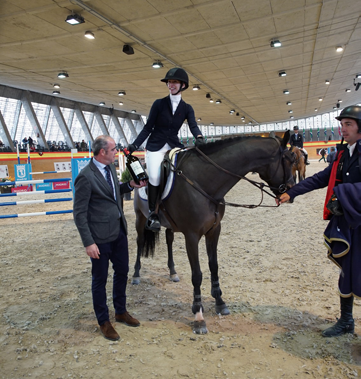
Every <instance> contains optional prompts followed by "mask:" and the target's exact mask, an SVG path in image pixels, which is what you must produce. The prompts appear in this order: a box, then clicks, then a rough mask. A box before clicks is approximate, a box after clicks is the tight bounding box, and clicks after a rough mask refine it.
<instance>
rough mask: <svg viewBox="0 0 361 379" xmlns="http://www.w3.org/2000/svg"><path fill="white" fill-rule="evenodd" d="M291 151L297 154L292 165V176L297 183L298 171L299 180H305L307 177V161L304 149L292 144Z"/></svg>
mask: <svg viewBox="0 0 361 379" xmlns="http://www.w3.org/2000/svg"><path fill="white" fill-rule="evenodd" d="M290 151H291V152H293V153H294V154H295V157H296V158H295V161H294V163H293V165H292V176H293V180H294V181H295V183H296V174H297V172H298V181H299V182H300V181H302V180H305V178H306V162H305V156H304V154H303V153H302V151H301V150H300V149H299V148H298V147H296V146H291V147H290Z"/></svg>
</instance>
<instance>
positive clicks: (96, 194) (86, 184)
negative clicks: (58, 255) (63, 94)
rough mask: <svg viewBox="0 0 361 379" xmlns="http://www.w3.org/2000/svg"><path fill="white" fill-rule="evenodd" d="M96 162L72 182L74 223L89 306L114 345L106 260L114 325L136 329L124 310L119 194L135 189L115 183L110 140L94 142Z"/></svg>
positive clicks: (125, 254)
mask: <svg viewBox="0 0 361 379" xmlns="http://www.w3.org/2000/svg"><path fill="white" fill-rule="evenodd" d="M93 154H94V158H93V159H92V160H91V161H90V162H89V164H88V165H87V166H86V167H85V168H84V169H83V170H82V171H81V172H80V173H79V175H78V176H77V178H76V180H75V182H74V188H75V195H74V221H75V224H76V226H77V228H78V230H79V233H80V237H81V239H82V242H83V245H84V247H85V251H86V253H87V255H88V256H89V257H90V259H91V263H92V296H93V307H94V312H95V315H96V317H97V320H98V323H99V325H100V330H101V332H102V334H103V335H104V337H105V338H107V339H109V340H112V341H116V340H118V339H119V335H118V333H117V332H116V330H115V329H114V327H113V326H112V324H111V323H110V321H109V311H108V306H107V302H106V298H107V297H106V282H107V277H108V267H109V261H111V262H112V265H113V269H114V277H113V304H114V308H115V321H117V322H122V323H125V324H126V325H128V326H139V325H140V323H139V321H138V320H136V319H135V318H133V317H132V316H131V315H130V314H129V313H128V312H127V309H126V286H127V280H128V270H129V255H128V240H127V223H126V220H125V217H124V214H123V210H122V205H121V204H122V201H121V200H122V199H121V197H122V194H124V193H127V192H130V191H131V190H132V189H133V187H143V186H145V185H146V183H145V182H142V183H141V184H140V185H137V184H136V183H135V182H134V180H131V181H130V182H128V183H124V184H122V185H119V182H118V180H117V173H116V170H115V167H114V165H113V163H114V160H115V156H116V154H117V148H116V144H115V141H114V140H113V138H111V137H109V136H104V135H102V136H99V137H97V138H96V139H95V141H94V143H93Z"/></svg>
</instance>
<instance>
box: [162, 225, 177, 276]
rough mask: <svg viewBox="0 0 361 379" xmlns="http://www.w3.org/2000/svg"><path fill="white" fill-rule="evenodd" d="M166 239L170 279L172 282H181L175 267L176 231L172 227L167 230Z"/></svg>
mask: <svg viewBox="0 0 361 379" xmlns="http://www.w3.org/2000/svg"><path fill="white" fill-rule="evenodd" d="M165 239H166V241H167V249H168V268H169V279H170V280H171V281H172V282H179V277H178V275H177V273H176V271H175V269H174V260H173V241H174V232H173V230H172V229H168V228H167V229H166V230H165Z"/></svg>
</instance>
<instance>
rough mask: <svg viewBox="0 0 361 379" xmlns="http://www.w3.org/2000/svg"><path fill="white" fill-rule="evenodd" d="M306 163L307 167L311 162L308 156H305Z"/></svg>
mask: <svg viewBox="0 0 361 379" xmlns="http://www.w3.org/2000/svg"><path fill="white" fill-rule="evenodd" d="M305 163H306V164H307V165H309V164H310V162H309V161H308V154H305Z"/></svg>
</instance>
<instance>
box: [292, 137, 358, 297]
mask: <svg viewBox="0 0 361 379" xmlns="http://www.w3.org/2000/svg"><path fill="white" fill-rule="evenodd" d="M341 149H344V150H345V151H344V153H343V155H344V159H343V163H342V165H343V166H342V183H340V184H338V185H337V186H336V187H334V188H333V191H334V193H335V195H336V196H337V199H338V200H339V201H340V203H341V206H342V209H343V215H342V216H335V215H333V216H332V217H331V220H330V222H329V224H328V225H327V227H326V230H325V232H324V238H325V245H326V247H327V249H328V257H329V258H330V259H331V260H332V261H333V262H334V263H335V264H336V265H337V266H338V267H340V268H341V274H340V277H339V292H340V295H341V296H344V297H348V296H351V295H355V296H357V297H361V168H360V165H361V139H360V140H358V141H357V143H356V147H355V151H354V154H353V155H352V157H350V156H349V152H348V149H347V147H346V144H345V145H339V146H338V150H341ZM333 164H336V162H334V163H333ZM333 164H330V165H329V166H328V167H327V168H326V169H325V170H323V171H321V172H319V173H317V174H315V175H313V176H311V177H309V178H307V179H305V180H303V181H302V182H300V183H298V184H297V185H296V186H294V187H293V188H291V189H290V190H288V191H287V193H288V194H289V196H290V197H291V198H294V197H296V196H298V195H302V194H304V193H307V192H309V191H312V190H314V189H318V188H324V187H326V186H327V185H328V182H329V178H330V174H331V170H332V166H333Z"/></svg>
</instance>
